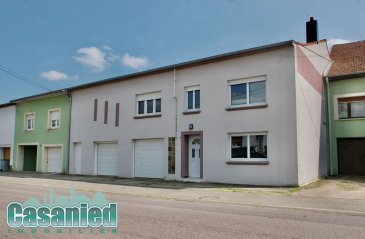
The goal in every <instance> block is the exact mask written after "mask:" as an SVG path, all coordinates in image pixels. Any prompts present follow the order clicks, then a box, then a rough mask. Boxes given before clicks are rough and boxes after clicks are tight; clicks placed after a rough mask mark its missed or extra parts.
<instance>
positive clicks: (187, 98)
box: [185, 85, 201, 112]
mask: <svg viewBox="0 0 365 239" xmlns="http://www.w3.org/2000/svg"><path fill="white" fill-rule="evenodd" d="M196 90H199V91H200V86H199V85H196V86H188V87H185V111H188V112H194V111H200V108H201V91H200V107H199V108H195V91H196ZM190 91H192V92H193V108H192V109H189V107H188V105H189V104H188V103H189V97H188V92H190Z"/></svg>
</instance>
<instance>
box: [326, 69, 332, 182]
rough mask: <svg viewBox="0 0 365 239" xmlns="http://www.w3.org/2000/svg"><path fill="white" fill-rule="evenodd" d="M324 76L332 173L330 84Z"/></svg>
mask: <svg viewBox="0 0 365 239" xmlns="http://www.w3.org/2000/svg"><path fill="white" fill-rule="evenodd" d="M325 78H326V89H327V115H328V117H327V124H328V137H329V144H328V151H329V155H328V156H329V157H328V159H329V162H328V163H329V166H330V167H329V168H330V172H329V173H330V175H331V174H332V172H333V171H332V162H331V159H332V147H331V144H332V137H331V136H332V134H331V131H332V130H331V114H330V112H331V108H330V105H331V104H330V86H329V80H328V76H326V77H325Z"/></svg>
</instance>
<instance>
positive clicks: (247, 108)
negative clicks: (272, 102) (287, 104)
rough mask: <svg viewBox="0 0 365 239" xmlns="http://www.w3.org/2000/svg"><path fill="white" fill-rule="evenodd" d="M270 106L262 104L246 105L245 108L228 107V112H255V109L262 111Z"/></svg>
mask: <svg viewBox="0 0 365 239" xmlns="http://www.w3.org/2000/svg"><path fill="white" fill-rule="evenodd" d="M268 106H269V105H268V104H262V105H244V106H233V107H232V106H231V107H227V108H226V111H235V110H253V109H262V108H267V107H268Z"/></svg>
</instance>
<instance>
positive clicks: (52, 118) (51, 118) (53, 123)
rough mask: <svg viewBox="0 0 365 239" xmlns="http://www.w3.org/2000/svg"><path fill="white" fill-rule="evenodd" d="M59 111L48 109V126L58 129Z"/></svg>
mask: <svg viewBox="0 0 365 239" xmlns="http://www.w3.org/2000/svg"><path fill="white" fill-rule="evenodd" d="M60 117H61V111H60V110H59V109H54V110H49V111H48V128H49V129H58V128H59V127H60Z"/></svg>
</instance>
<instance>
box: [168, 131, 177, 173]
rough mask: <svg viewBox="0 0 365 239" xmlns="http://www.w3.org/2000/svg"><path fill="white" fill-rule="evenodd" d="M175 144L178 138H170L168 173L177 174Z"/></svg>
mask: <svg viewBox="0 0 365 239" xmlns="http://www.w3.org/2000/svg"><path fill="white" fill-rule="evenodd" d="M175 143H176V138H175V137H170V138H169V145H168V153H169V154H168V167H169V168H168V173H169V174H175Z"/></svg>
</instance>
